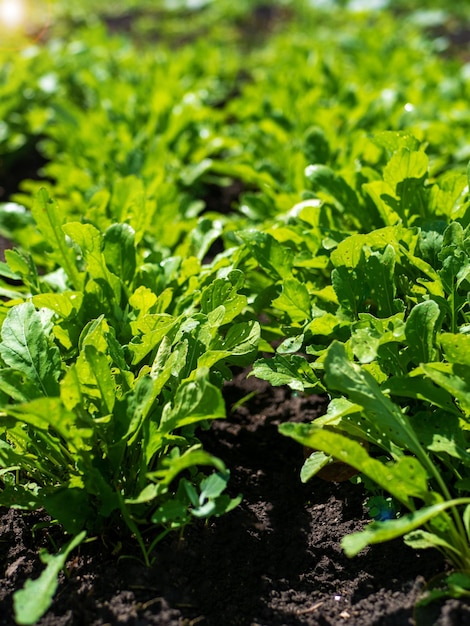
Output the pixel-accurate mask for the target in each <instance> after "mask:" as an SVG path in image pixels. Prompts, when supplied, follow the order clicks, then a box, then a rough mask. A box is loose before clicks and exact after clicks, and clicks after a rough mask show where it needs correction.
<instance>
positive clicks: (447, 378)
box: [419, 363, 470, 415]
mask: <svg viewBox="0 0 470 626" xmlns="http://www.w3.org/2000/svg"><path fill="white" fill-rule="evenodd" d="M419 369H420V370H421V371H422V372H424V374H425V375H426V376H428V377H429V378H430V379H431V380H432V381H433V382H434V383H435V384H436V385H439V386H440V387H442V388H443V389H445V390H446V391H448V392H449V393H450V394H451V395H453V396H455V398H457V400H458V401H459V403H460V405H461V407H462V409H463V410H464V411H465V412H466V414H467V415H470V366H468V365H459V364H458V363H455V364H447V363H425V364H422V365H421V366H420V368H419Z"/></svg>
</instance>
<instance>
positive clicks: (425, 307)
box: [405, 300, 440, 365]
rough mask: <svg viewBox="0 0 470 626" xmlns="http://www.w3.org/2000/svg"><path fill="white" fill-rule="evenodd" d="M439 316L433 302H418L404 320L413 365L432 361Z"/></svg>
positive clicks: (435, 304)
mask: <svg viewBox="0 0 470 626" xmlns="http://www.w3.org/2000/svg"><path fill="white" fill-rule="evenodd" d="M439 316H440V309H439V305H438V304H437V303H436V302H434V300H427V301H425V302H420V303H419V304H417V305H416V306H414V307H413V308H412V309H411V313H410V314H409V316H408V319H407V320H406V325H405V336H406V340H407V343H408V355H409V358H410V359H411V360H412V362H413V363H415V365H419V364H420V363H428V362H429V361H434V357H435V354H436V350H435V348H434V344H435V336H436V323H437V320H438V319H439Z"/></svg>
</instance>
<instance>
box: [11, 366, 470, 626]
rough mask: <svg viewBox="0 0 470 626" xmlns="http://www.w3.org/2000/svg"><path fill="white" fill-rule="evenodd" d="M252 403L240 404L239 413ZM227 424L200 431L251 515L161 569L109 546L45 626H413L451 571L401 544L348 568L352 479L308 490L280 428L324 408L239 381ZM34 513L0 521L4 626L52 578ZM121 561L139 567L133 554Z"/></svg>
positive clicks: (73, 567)
mask: <svg viewBox="0 0 470 626" xmlns="http://www.w3.org/2000/svg"><path fill="white" fill-rule="evenodd" d="M250 392H256V393H255V395H254V396H252V397H251V398H250V399H249V400H248V401H247V402H246V403H245V404H242V405H241V406H240V407H238V408H236V409H235V410H233V411H230V408H231V406H233V405H234V404H235V402H237V401H238V400H240V399H241V398H242V397H244V396H245V395H246V394H248V393H250ZM225 395H226V399H227V407H228V410H229V419H228V420H226V421H219V422H215V423H213V425H212V427H211V429H210V430H209V431H207V432H205V433H203V435H202V438H203V439H204V444H205V447H206V448H207V449H208V450H211V451H212V452H214V453H216V454H218V455H219V456H220V457H222V458H223V459H224V461H225V462H226V463H227V465H228V466H229V467H230V468H231V472H232V480H231V490H232V492H233V494H237V493H239V492H242V493H243V494H244V500H243V502H242V504H241V505H240V506H239V507H238V508H237V509H236V510H234V511H232V512H231V513H230V514H228V515H226V516H224V517H221V518H219V519H216V520H213V521H211V522H209V523H208V524H206V525H195V526H192V527H190V528H188V529H187V530H186V532H185V534H184V537H182V538H180V537H179V536H176V535H173V536H169V537H167V538H166V539H165V540H164V541H163V542H162V543H160V544H159V546H158V548H157V551H156V555H155V556H156V561H155V565H154V566H153V567H152V568H151V569H148V568H145V567H144V566H143V565H141V564H140V563H139V561H138V560H137V559H135V558H120V559H118V558H117V557H116V556H113V554H112V547H113V546H108V547H106V546H105V545H104V544H103V542H102V541H101V540H96V541H94V542H91V543H88V544H85V545H82V546H81V548H80V549H79V550H78V551H77V553H76V555H75V556H71V558H70V562H69V564H68V572H67V575H64V574H61V580H60V585H59V589H58V592H57V594H56V597H55V600H54V603H53V605H52V607H51V609H50V611H49V612H48V613H47V614H46V616H45V617H44V618H43V619H42V620H41V621H40V622H39V623H40V624H41V626H46V625H47V626H52V625H54V626H65V625H77V626H78V625H86V626H98V625H99V626H104V625H107V624H126V625H129V626H130V625H132V626H144V625H147V624H159V625H165V626H167V625H168V626H196V624H198V625H200V626H203V625H206V626H281V625H282V626H291V625H292V626H301V625H311V626H314V625H315V626H327V625H332V626H333V625H337V624H346V625H348V626H359V625H361V626H364V625H367V626H369V625H377V626H379V625H380V626H392V625H393V626H396V625H400V626H401V625H407V624H412V623H413V614H414V605H415V603H416V600H417V599H418V597H419V596H420V593H421V592H422V591H423V589H424V587H425V585H426V583H427V582H428V581H430V580H431V579H432V578H433V577H434V576H436V575H437V574H439V573H440V572H442V571H443V570H444V568H445V565H444V563H443V561H442V559H441V558H440V557H439V555H438V554H437V553H435V552H431V551H423V552H422V553H417V552H413V551H411V550H410V549H409V548H407V547H406V546H404V545H403V543H402V542H400V541H396V542H393V543H389V544H384V545H382V546H374V547H373V548H368V549H366V550H365V551H364V552H363V553H361V555H360V556H359V557H357V558H356V559H353V560H349V559H347V558H346V557H345V556H344V554H343V553H342V551H341V548H340V545H339V542H340V540H341V537H342V536H343V535H344V534H346V533H349V532H351V531H353V530H356V529H359V528H361V527H362V526H363V525H364V523H366V521H367V519H368V518H367V514H366V511H365V509H364V507H363V494H362V493H361V491H360V489H359V488H358V487H356V486H354V485H352V484H351V483H349V482H346V483H341V484H336V483H328V482H324V481H322V480H320V479H314V480H312V481H311V482H310V483H308V484H307V485H302V484H301V483H300V480H299V469H300V467H301V464H302V450H301V449H300V447H299V446H298V445H297V444H296V443H295V442H293V441H291V440H290V439H286V438H283V437H281V436H280V435H279V434H278V432H277V425H278V424H279V423H280V422H282V421H286V420H295V421H298V420H302V421H308V420H311V419H312V418H314V417H316V416H317V415H318V414H320V413H321V412H322V411H323V410H324V408H325V400H324V399H322V398H318V397H310V398H303V397H294V396H293V395H291V393H290V391H289V390H286V389H283V388H277V389H271V388H270V387H269V386H268V385H267V384H265V383H262V382H260V381H256V380H254V379H253V378H249V379H246V377H245V375H244V374H240V375H239V376H238V377H237V378H236V379H235V381H234V382H233V383H231V384H229V385H227V388H226V390H225ZM38 520H40V516H38V515H37V514H26V515H24V514H23V515H22V514H20V513H19V512H15V511H5V510H3V511H2V515H1V517H0V533H1V534H0V558H1V562H2V564H3V574H2V580H0V607H1V608H2V611H1V612H0V625H1V626H7V625H8V626H10V625H11V624H13V623H14V620H13V616H12V593H13V591H14V590H15V589H18V588H20V587H21V586H22V585H23V583H24V581H25V579H26V578H27V577H28V576H32V577H36V576H37V575H38V573H39V572H40V570H41V568H42V567H43V566H42V565H41V564H40V561H39V558H38V549H39V547H41V546H45V547H47V548H48V549H49V550H52V547H51V542H50V532H51V531H48V530H44V529H41V528H39V529H38V530H37V531H36V532H35V534H34V537H33V532H32V531H33V525H34V524H35V523H36V522H37V521H38ZM121 555H127V556H128V557H129V556H131V555H135V556H138V550H137V548H136V546H134V545H130V544H127V545H124V546H123V547H122V550H121ZM431 624H436V625H442V626H451V625H455V626H457V625H459V626H460V625H465V624H470V606H469V605H466V604H465V603H463V602H461V601H448V602H447V603H446V604H445V605H444V606H443V607H442V608H440V609H438V610H437V611H436V612H435V614H434V615H432V616H429V615H428V616H427V617H426V618H425V621H422V622H420V624H419V626H429V625H431Z"/></svg>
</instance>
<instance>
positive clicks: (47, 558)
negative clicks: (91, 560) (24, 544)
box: [13, 532, 86, 626]
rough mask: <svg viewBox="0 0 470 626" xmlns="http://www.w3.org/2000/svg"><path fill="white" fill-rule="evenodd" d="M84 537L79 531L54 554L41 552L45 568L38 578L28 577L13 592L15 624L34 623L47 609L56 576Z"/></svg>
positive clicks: (28, 624)
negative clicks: (22, 585)
mask: <svg viewBox="0 0 470 626" xmlns="http://www.w3.org/2000/svg"><path fill="white" fill-rule="evenodd" d="M85 537H86V533H85V532H81V533H80V534H79V535H77V536H76V537H74V538H73V539H72V540H71V541H70V542H69V543H68V544H66V545H65V546H64V547H63V548H62V549H61V550H60V552H58V553H57V554H56V555H51V554H47V552H43V553H42V554H41V559H42V561H43V562H44V563H45V564H46V569H45V570H44V571H43V572H42V574H41V575H40V576H39V578H36V579H35V580H31V579H28V580H27V581H26V583H25V585H24V587H23V589H20V590H19V591H16V592H15V593H14V594H13V606H14V610H15V619H16V623H17V624H20V625H21V626H30V625H31V624H35V623H36V622H37V621H38V620H39V619H40V618H41V617H42V616H43V615H44V613H45V612H46V611H47V610H48V608H49V607H50V605H51V603H52V598H53V597H54V594H55V592H56V589H57V585H58V580H57V577H58V575H59V572H60V570H61V569H62V568H63V567H64V565H65V563H66V561H67V558H68V556H69V554H70V553H71V552H72V550H74V549H75V548H76V547H77V546H78V545H79V544H80V543H81V542H82V541H83V540H84V539H85Z"/></svg>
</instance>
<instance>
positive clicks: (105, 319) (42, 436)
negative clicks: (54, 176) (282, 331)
mask: <svg viewBox="0 0 470 626" xmlns="http://www.w3.org/2000/svg"><path fill="white" fill-rule="evenodd" d="M33 215H34V216H35V218H36V222H37V225H38V227H39V228H40V229H41V230H42V233H43V236H45V237H46V238H47V240H48V241H49V252H48V254H49V256H50V258H51V259H53V260H55V262H56V263H58V264H59V265H60V266H61V267H62V269H61V270H60V271H59V272H57V271H56V272H54V273H53V274H52V275H51V274H49V275H48V274H46V275H43V276H40V275H39V273H38V271H37V269H36V267H35V265H34V263H33V262H32V261H31V259H30V260H29V261H27V260H26V259H25V258H24V257H23V256H22V255H21V254H20V253H19V252H18V251H11V252H8V253H7V262H8V265H9V268H10V269H9V271H11V272H14V273H15V275H16V277H17V278H20V277H21V278H22V280H23V284H24V285H25V286H26V288H27V289H28V291H23V293H21V292H20V291H19V292H18V297H17V300H16V302H15V301H10V302H8V303H6V304H5V305H4V309H3V316H4V319H3V324H2V330H1V338H2V341H1V343H0V357H1V363H2V368H1V369H0V393H1V400H2V407H1V416H2V417H1V419H2V431H3V434H2V437H1V439H0V463H1V466H2V481H3V490H2V492H1V494H0V502H1V504H3V505H7V506H16V507H19V508H23V509H29V510H31V509H38V508H44V509H45V510H46V511H48V512H49V514H50V515H51V516H52V518H53V519H55V520H57V521H59V522H60V523H61V524H62V525H63V527H64V528H65V530H66V531H67V532H69V533H72V534H77V533H79V532H81V530H82V529H87V531H88V532H91V533H96V532H101V530H102V529H103V528H105V527H106V526H107V525H109V524H116V523H117V524H119V519H121V520H122V521H124V522H125V524H126V525H127V526H128V528H129V529H130V531H132V533H133V534H134V535H135V536H136V538H137V540H138V542H139V544H140V546H141V548H142V553H143V556H144V559H145V561H146V562H147V563H148V562H149V554H150V552H151V550H152V546H153V545H154V544H151V545H150V546H148V545H147V544H146V543H145V542H144V539H143V537H142V534H141V531H140V530H139V528H140V527H142V526H143V525H149V524H154V525H157V527H158V528H159V529H160V530H159V534H158V536H157V539H158V538H160V537H161V536H163V534H165V533H166V532H168V531H169V530H171V529H173V528H182V527H184V526H185V525H186V524H187V523H188V522H189V521H190V520H191V519H192V518H194V517H199V518H200V517H209V516H211V515H219V514H220V513H222V512H224V511H226V510H230V509H231V508H233V506H235V505H236V504H237V503H238V501H239V499H238V498H235V499H231V498H229V497H228V496H226V495H224V494H222V491H223V488H224V487H225V484H226V482H227V479H228V471H227V470H226V469H225V467H224V464H223V463H222V461H220V460H219V459H217V458H216V457H214V456H212V455H210V454H208V453H207V452H205V451H204V450H203V449H202V448H201V445H200V443H199V442H198V440H197V437H196V434H195V429H196V427H197V425H199V424H202V425H203V426H204V425H205V424H207V423H208V420H211V419H214V418H220V417H223V416H224V414H225V408H224V402H223V399H222V395H221V391H220V387H221V383H222V381H223V380H224V378H225V377H228V376H230V372H229V370H228V368H227V365H228V364H230V363H236V364H243V363H244V362H245V361H246V360H247V359H248V360H249V359H250V358H251V356H250V355H252V354H254V353H255V352H256V344H257V341H258V327H257V323H256V322H252V321H250V320H246V321H244V322H239V323H232V322H233V320H234V318H235V317H236V316H237V315H239V314H240V313H241V312H242V311H243V309H244V308H245V306H246V297H245V296H243V295H240V294H239V293H238V292H239V290H240V288H241V287H242V284H243V275H242V273H241V272H240V271H239V270H235V269H232V268H230V266H229V265H228V263H227V262H222V263H221V264H220V265H219V267H217V266H216V265H215V266H214V267H211V268H208V269H206V270H205V271H202V269H201V267H200V264H199V262H198V261H197V259H196V258H192V259H191V258H189V259H186V260H185V261H183V260H182V259H180V258H173V259H168V260H167V263H166V264H165V265H160V266H158V265H155V266H153V265H152V266H149V265H146V264H145V263H143V262H142V260H141V259H140V258H139V252H138V249H137V247H136V245H135V239H134V232H133V230H132V229H131V228H130V227H129V226H127V225H125V224H114V225H113V226H111V227H110V228H108V229H107V230H106V231H105V232H104V233H101V232H100V231H99V230H98V229H96V228H95V227H94V226H92V225H91V224H83V223H79V222H75V223H72V222H70V223H67V224H63V223H62V221H63V220H62V218H61V217H60V212H59V210H58V207H57V205H56V204H55V203H54V202H53V201H52V200H51V199H50V198H49V197H48V196H47V193H46V192H45V191H42V192H40V193H39V196H38V201H37V204H36V207H35V209H34V210H33ZM200 466H212V467H213V468H214V469H215V471H216V473H215V474H214V475H211V476H209V478H206V477H205V476H204V474H202V473H201V472H200V471H199V470H198V467H200Z"/></svg>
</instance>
